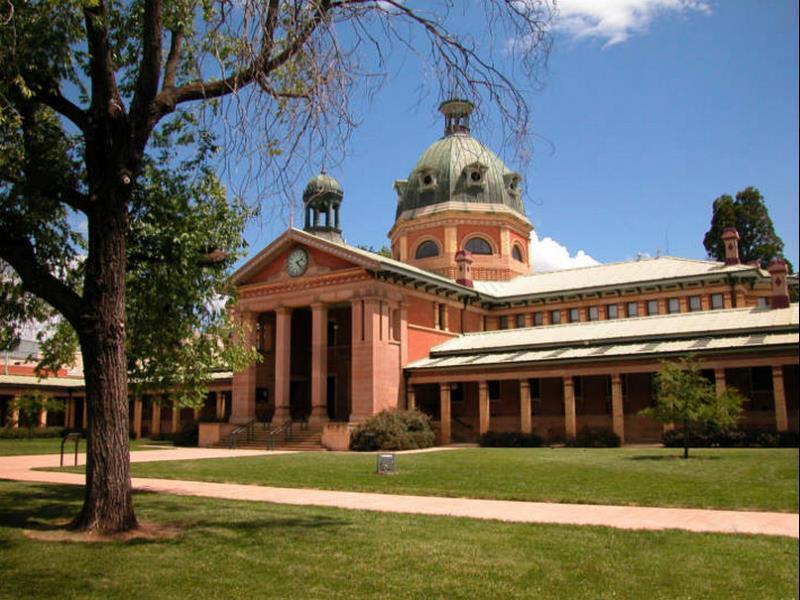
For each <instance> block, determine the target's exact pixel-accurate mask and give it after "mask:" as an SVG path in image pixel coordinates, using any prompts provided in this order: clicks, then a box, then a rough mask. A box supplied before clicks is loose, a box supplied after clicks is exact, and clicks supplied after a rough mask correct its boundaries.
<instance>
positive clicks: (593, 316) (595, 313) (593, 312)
mask: <svg viewBox="0 0 800 600" xmlns="http://www.w3.org/2000/svg"><path fill="white" fill-rule="evenodd" d="M599 319H600V309H599V308H597V307H596V306H590V307H589V320H590V321H597V320H599Z"/></svg>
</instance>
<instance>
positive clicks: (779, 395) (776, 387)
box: [772, 365, 789, 431]
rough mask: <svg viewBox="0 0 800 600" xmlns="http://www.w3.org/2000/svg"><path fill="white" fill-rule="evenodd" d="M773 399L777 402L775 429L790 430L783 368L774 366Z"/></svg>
mask: <svg viewBox="0 0 800 600" xmlns="http://www.w3.org/2000/svg"><path fill="white" fill-rule="evenodd" d="M772 397H773V399H774V401H775V429H777V430H778V431H787V430H788V429H789V415H788V413H787V412H786V391H785V390H784V388H783V367H782V366H781V365H773V366H772Z"/></svg>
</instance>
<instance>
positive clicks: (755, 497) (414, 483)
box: [132, 448, 798, 512]
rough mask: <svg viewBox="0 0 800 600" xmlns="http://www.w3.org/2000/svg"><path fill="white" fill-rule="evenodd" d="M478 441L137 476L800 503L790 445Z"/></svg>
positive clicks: (210, 463) (190, 464)
mask: <svg viewBox="0 0 800 600" xmlns="http://www.w3.org/2000/svg"><path fill="white" fill-rule="evenodd" d="M680 452H681V451H680V450H672V449H636V448H633V449H630V448H623V449H572V448H555V449H550V448H532V449H507V448H474V449H462V450H449V451H442V452H430V453H424V454H405V455H398V457H397V466H398V473H397V474H395V475H390V476H380V475H376V474H375V455H374V454H356V453H347V454H345V453H305V454H292V455H276V456H264V457H260V456H259V457H248V458H222V459H206V460H194V461H174V462H159V463H137V464H134V465H133V466H132V468H133V475H134V476H138V477H163V478H169V479H192V480H201V481H219V482H235V483H247V484H257V485H270V486H279V487H306V488H319V489H331V490H357V491H370V492H382V493H389V494H421V495H430V496H458V497H472V498H498V499H506V500H532V501H546V502H578V503H589V504H636V505H643V506H684V507H695V508H727V509H740V510H750V509H753V510H775V511H784V512H797V508H798V502H797V481H798V477H797V475H798V474H797V471H798V452H797V450H793V449H760V448H759V449H714V450H692V456H693V457H694V458H690V459H689V460H688V461H685V460H682V459H680V458H677V456H678V455H679V454H680Z"/></svg>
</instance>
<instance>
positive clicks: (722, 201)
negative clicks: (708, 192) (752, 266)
mask: <svg viewBox="0 0 800 600" xmlns="http://www.w3.org/2000/svg"><path fill="white" fill-rule="evenodd" d="M726 227H735V228H736V229H737V231H738V232H739V259H740V260H741V261H742V262H744V263H748V262H751V261H758V263H759V264H760V265H761V267H762V268H764V269H766V268H767V265H768V264H769V261H770V260H772V259H773V258H775V257H780V256H783V240H781V238H780V237H779V236H778V234H777V233H775V227H774V226H773V224H772V219H771V218H770V216H769V211H768V210H767V206H766V204H764V197H763V196H762V195H761V192H759V191H758V189H756V188H754V187H748V188H746V189H744V190H742V191H741V192H738V193H737V194H736V197H735V198H731V196H729V195H728V194H725V195H722V196H720V197H719V198H717V199H716V200H714V206H713V212H712V215H711V227H710V229H709V230H708V231H707V232H706V235H705V237H704V238H703V246H705V249H706V252H707V253H708V256H709V257H711V258H714V259H716V260H719V261H724V260H725V242H724V241H723V240H722V233H723V231H724V230H725V228H726ZM789 270H790V272H793V271H792V266H791V265H789Z"/></svg>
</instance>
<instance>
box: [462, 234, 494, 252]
mask: <svg viewBox="0 0 800 600" xmlns="http://www.w3.org/2000/svg"><path fill="white" fill-rule="evenodd" d="M464 249H465V250H469V251H470V252H472V253H473V254H491V253H492V246H491V245H490V244H489V242H487V241H486V240H485V239H483V238H480V237H474V238H472V239H471V240H469V241H468V242H467V244H466V245H465V246H464Z"/></svg>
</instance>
